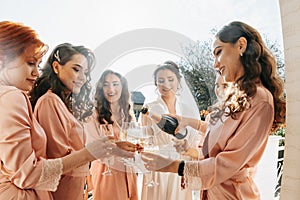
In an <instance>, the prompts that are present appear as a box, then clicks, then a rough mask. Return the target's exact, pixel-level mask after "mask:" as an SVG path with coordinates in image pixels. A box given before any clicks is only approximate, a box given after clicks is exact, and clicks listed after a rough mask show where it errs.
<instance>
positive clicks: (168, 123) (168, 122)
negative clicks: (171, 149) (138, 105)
mask: <svg viewBox="0 0 300 200" xmlns="http://www.w3.org/2000/svg"><path fill="white" fill-rule="evenodd" d="M141 113H143V114H144V115H147V116H148V117H149V118H150V119H152V121H154V122H155V123H156V124H157V126H158V127H159V128H160V129H161V130H162V131H164V132H166V133H168V134H170V135H173V136H174V137H176V138H177V139H183V138H185V137H186V136H187V129H184V133H176V134H175V130H176V128H177V126H178V120H177V119H176V118H174V117H171V116H168V115H156V114H154V113H151V112H149V110H148V108H146V107H143V108H142V109H141Z"/></svg>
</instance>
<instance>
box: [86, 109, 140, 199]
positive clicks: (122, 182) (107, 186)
mask: <svg viewBox="0 0 300 200" xmlns="http://www.w3.org/2000/svg"><path fill="white" fill-rule="evenodd" d="M85 129H86V133H87V141H88V142H92V141H93V140H95V139H96V138H97V137H99V135H98V132H99V131H100V130H99V122H98V120H97V113H96V112H94V113H93V115H92V117H91V118H90V120H89V121H88V122H87V123H85ZM95 130H97V131H95ZM114 130H117V131H115V133H117V132H118V131H120V128H119V127H118V126H117V125H116V123H114ZM119 159H120V158H119V157H115V158H114V165H113V166H112V168H111V169H112V171H114V172H117V173H116V174H113V175H112V176H103V175H102V172H104V171H105V170H107V167H106V165H105V164H103V163H101V161H98V160H95V161H93V162H92V166H91V169H90V171H91V174H92V182H93V187H94V188H93V199H94V200H102V199H103V200H104V199H109V200H129V199H130V200H138V192H137V177H136V174H135V173H126V172H125V171H126V169H125V166H124V163H122V162H121V161H119ZM116 168H117V169H122V170H117V169H116ZM128 170H129V169H128Z"/></svg>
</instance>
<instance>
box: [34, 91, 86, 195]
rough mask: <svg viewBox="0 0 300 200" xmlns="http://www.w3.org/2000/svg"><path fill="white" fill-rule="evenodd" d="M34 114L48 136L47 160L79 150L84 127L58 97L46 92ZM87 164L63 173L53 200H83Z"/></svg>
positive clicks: (83, 138)
mask: <svg viewBox="0 0 300 200" xmlns="http://www.w3.org/2000/svg"><path fill="white" fill-rule="evenodd" d="M34 114H35V116H36V118H37V120H38V122H39V123H40V124H41V126H42V127H43V128H44V130H45V132H46V135H47V156H48V158H59V157H63V156H66V155H68V154H71V153H72V152H74V151H76V150H80V149H82V148H83V147H84V145H85V133H84V129H83V126H82V125H81V124H80V123H79V121H78V120H77V119H76V118H75V117H74V116H73V115H72V113H71V112H70V111H69V110H68V109H67V107H66V106H65V104H64V103H63V101H62V100H61V99H60V97H59V96H57V95H56V94H54V93H52V91H51V90H49V91H48V92H47V93H46V94H44V95H43V96H42V97H40V99H39V100H38V102H37V104H36V106H35V110H34ZM88 174H89V169H88V164H86V165H83V166H81V167H78V168H76V169H73V170H72V171H70V172H68V173H67V174H64V175H63V176H62V178H61V180H60V183H59V186H58V189H57V191H55V192H53V197H54V199H58V200H65V199H72V200H76V199H78V200H82V199H83V192H84V181H85V176H87V175H88Z"/></svg>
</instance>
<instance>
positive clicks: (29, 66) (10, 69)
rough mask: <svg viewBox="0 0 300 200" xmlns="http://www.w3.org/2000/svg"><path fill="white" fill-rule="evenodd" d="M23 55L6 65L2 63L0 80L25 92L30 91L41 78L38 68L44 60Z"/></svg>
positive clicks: (0, 64) (0, 63) (0, 65)
mask: <svg viewBox="0 0 300 200" xmlns="http://www.w3.org/2000/svg"><path fill="white" fill-rule="evenodd" d="M28 54H29V55H27V54H23V55H21V56H18V57H16V58H15V59H13V60H11V61H9V62H7V63H5V61H2V62H0V80H1V81H3V82H4V83H5V84H7V85H12V86H15V87H17V88H18V89H20V90H23V91H29V90H31V88H32V87H33V85H34V83H35V81H36V79H37V78H38V76H39V72H38V66H39V64H40V63H41V61H42V58H39V59H37V58H35V56H32V55H30V53H28Z"/></svg>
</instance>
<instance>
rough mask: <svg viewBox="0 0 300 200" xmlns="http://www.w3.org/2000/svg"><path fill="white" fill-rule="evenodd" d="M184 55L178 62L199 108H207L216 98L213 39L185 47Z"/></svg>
mask: <svg viewBox="0 0 300 200" xmlns="http://www.w3.org/2000/svg"><path fill="white" fill-rule="evenodd" d="M183 52H184V55H185V56H184V57H183V58H181V60H180V62H179V63H178V65H179V67H180V69H181V71H182V74H183V75H184V78H185V80H186V82H187V85H188V86H189V88H190V90H191V92H192V94H193V95H194V98H195V100H196V102H197V105H198V108H199V110H206V109H207V107H208V106H210V105H211V104H212V103H213V102H214V101H215V99H216V97H215V93H214V84H215V70H214V69H213V67H212V63H213V60H214V59H213V56H212V54H211V40H210V41H205V42H199V41H198V42H196V43H195V44H194V45H189V46H186V47H184V48H183Z"/></svg>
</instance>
